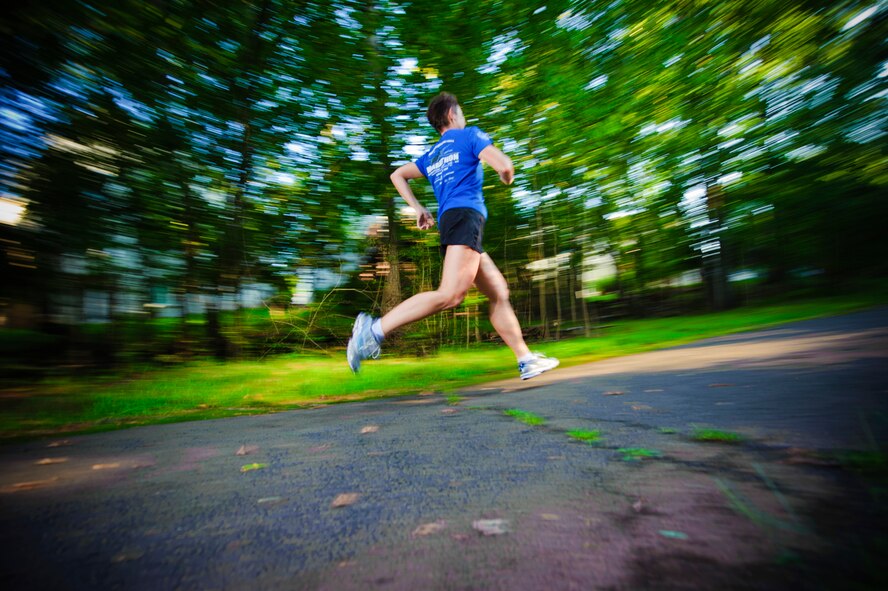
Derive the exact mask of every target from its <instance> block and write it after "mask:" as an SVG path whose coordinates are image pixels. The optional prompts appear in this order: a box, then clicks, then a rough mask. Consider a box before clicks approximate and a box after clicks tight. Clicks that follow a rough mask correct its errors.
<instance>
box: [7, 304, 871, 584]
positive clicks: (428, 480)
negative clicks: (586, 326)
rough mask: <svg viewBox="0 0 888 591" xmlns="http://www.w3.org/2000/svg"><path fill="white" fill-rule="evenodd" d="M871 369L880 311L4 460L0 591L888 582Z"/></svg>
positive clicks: (100, 439) (28, 449)
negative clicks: (709, 434) (595, 435)
mask: <svg viewBox="0 0 888 591" xmlns="http://www.w3.org/2000/svg"><path fill="white" fill-rule="evenodd" d="M676 321H677V322H680V320H678V319H677V320H676ZM886 361H888V309H877V310H870V311H866V312H860V313H856V314H850V315H846V316H841V317H835V318H828V319H820V320H812V321H808V322H800V323H796V324H792V325H786V326H783V327H779V328H776V329H773V330H766V331H760V332H754V333H744V334H740V335H734V336H730V337H724V338H719V339H711V340H707V341H703V342H700V343H697V344H694V345H689V346H685V347H678V348H674V349H669V350H664V351H659V352H652V353H646V354H641V355H634V356H630V357H624V358H620V359H613V360H608V361H603V362H598V363H594V364H588V365H584V366H576V367H570V368H563V369H559V370H556V371H554V372H551V373H550V374H545V375H543V376H540V377H539V378H535V379H534V380H530V381H528V382H520V381H519V380H514V381H507V382H500V383H495V384H488V385H485V386H483V387H476V388H472V389H469V390H466V391H462V392H460V393H459V395H460V396H461V400H460V401H459V404H456V405H449V404H448V400H447V398H446V397H445V396H444V395H442V394H433V395H429V396H417V397H412V398H402V399H390V400H385V401H376V402H367V403H353V404H345V405H334V406H329V407H324V408H317V409H313V410H306V411H297V412H287V413H279V414H274V415H267V416H258V417H240V418H234V419H223V420H215V421H205V422H196V423H180V424H173V425H160V426H152V427H143V428H136V429H130V430H125V431H118V432H113V433H106V434H97V435H86V436H79V437H67V438H64V439H47V440H41V441H34V442H29V443H23V444H15V445H7V446H4V447H2V448H0V543H2V547H3V551H2V552H0V568H2V571H0V573H2V574H0V587H2V588H3V589H140V590H141V589H145V590H149V589H150V590H160V589H517V590H522V589H649V588H650V589H711V588H722V589H797V588H811V589H819V588H836V589H849V588H874V589H875V588H879V587H880V586H883V588H884V585H885V584H886V583H888V580H886V575H885V574H883V571H884V569H883V568H882V564H884V559H885V558H886V556H884V553H885V551H886V549H888V541H886V534H885V532H886V531H888V528H886V525H888V520H886V508H885V507H886V505H885V503H884V501H885V496H886V494H888V493H886V490H888V482H886V480H885V466H884V464H879V463H878V462H879V460H878V458H879V457H880V456H873V455H872V453H871V452H874V451H877V450H879V449H884V447H885V444H886V442H888V413H886V411H888V402H886V401H888V385H886V381H885V377H886V367H888V364H886ZM515 408H517V409H521V410H524V411H528V412H531V413H534V414H535V415H537V416H539V417H541V418H543V419H544V420H545V423H544V424H542V425H538V426H529V425H525V424H523V423H521V422H519V421H517V420H515V419H514V418H512V417H510V416H507V415H505V414H504V412H503V411H504V410H507V409H515ZM699 429H718V430H720V431H723V432H731V433H737V434H740V435H742V437H743V440H742V442H740V443H719V442H716V443H712V442H700V441H697V440H695V439H694V438H693V434H694V432H695V431H696V430H699ZM571 430H586V431H597V432H599V433H600V440H599V441H597V442H595V443H593V444H590V443H584V442H581V441H577V440H575V439H572V438H571V437H569V436H568V435H567V432H568V431H571ZM632 450H635V451H632ZM855 450H856V451H857V452H864V454H866V453H869V454H870V455H861V454H860V453H858V454H857V455H849V452H852V451H855ZM239 452H240V453H239ZM881 457H884V456H881ZM848 458H857V460H859V461H858V463H857V464H854V463H853V461H851V460H849V459H848ZM861 458H862V459H861ZM873 458H876V459H875V460H874V459H873ZM252 464H256V465H258V466H259V467H256V468H255V469H252V470H249V469H248V470H247V471H243V470H244V467H245V466H250V465H252ZM861 467H862V468H863V471H861V469H860V468H861ZM341 495H345V496H341ZM337 505H341V506H337ZM479 522H480V523H479ZM485 531H486V532H487V533H485ZM488 534H489V535H488Z"/></svg>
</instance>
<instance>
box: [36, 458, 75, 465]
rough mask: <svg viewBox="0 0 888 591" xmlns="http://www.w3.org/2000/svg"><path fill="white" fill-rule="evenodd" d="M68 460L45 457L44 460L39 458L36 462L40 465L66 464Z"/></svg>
mask: <svg viewBox="0 0 888 591" xmlns="http://www.w3.org/2000/svg"><path fill="white" fill-rule="evenodd" d="M67 461H68V458H43V459H42V460H37V461H36V462H34V463H35V464H37V465H38V466H49V465H51V464H64V463H65V462H67Z"/></svg>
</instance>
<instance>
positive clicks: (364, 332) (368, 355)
mask: <svg viewBox="0 0 888 591" xmlns="http://www.w3.org/2000/svg"><path fill="white" fill-rule="evenodd" d="M372 324H373V317H372V316H370V315H369V314H365V313H364V312H361V313H360V314H358V317H357V318H355V324H354V325H353V326H352V336H351V339H349V341H348V348H347V349H346V357H347V358H348V366H349V367H350V368H351V370H352V371H353V372H355V373H358V370H359V369H361V361H363V360H364V359H376V358H377V357H379V352H380V351H381V347H380V346H379V343H378V342H376V337H374V336H373V331H372V330H371V328H370V326H371V325H372Z"/></svg>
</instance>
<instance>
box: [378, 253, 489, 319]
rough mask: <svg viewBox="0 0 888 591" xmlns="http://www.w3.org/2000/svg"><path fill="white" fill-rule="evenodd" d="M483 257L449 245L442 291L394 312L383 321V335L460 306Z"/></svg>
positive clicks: (418, 296)
mask: <svg viewBox="0 0 888 591" xmlns="http://www.w3.org/2000/svg"><path fill="white" fill-rule="evenodd" d="M481 256H482V255H481V254H480V253H478V252H476V251H474V250H472V249H471V248H469V247H468V246H463V245H458V244H451V245H449V246H448V247H447V253H446V254H445V256H444V270H443V271H442V272H441V285H439V286H438V289H436V290H434V291H424V292H422V293H418V294H416V295H414V296H412V297H409V298H407V299H406V300H404V301H403V302H401V303H400V304H398V305H397V306H395V307H394V308H392V309H391V310H390V311H389V313H388V314H386V315H385V316H383V317H382V321H381V322H382V332H384V333H385V334H389V333H390V332H391V331H393V330H395V329H397V328H400V327H402V326H404V325H405V324H410V323H411V322H416V321H417V320H421V319H423V318H425V317H426V316H431V315H432V314H434V313H436V312H440V311H441V310H447V309H449V308H455V307H456V306H458V305H460V303H462V301H463V299H464V298H465V297H466V293H468V291H469V288H470V287H471V286H472V281H474V280H475V275H477V274H478V267H479V264H480V261H481ZM487 258H488V259H489V258H490V257H487Z"/></svg>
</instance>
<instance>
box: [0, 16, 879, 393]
mask: <svg viewBox="0 0 888 591" xmlns="http://www.w3.org/2000/svg"><path fill="white" fill-rule="evenodd" d="M886 17H888V4H886V3H885V2H881V1H873V0H864V1H858V0H839V1H835V0H830V1H822V2H820V1H816V0H780V1H777V0H758V1H757V0H683V1H663V2H657V3H652V2H649V1H647V0H614V1H603V2H597V1H587V2H582V1H566V0H557V1H545V0H538V1H530V0H516V1H512V2H499V1H486V0H471V1H465V2H462V1H459V2H432V1H426V0H417V1H413V2H409V1H402V2H389V1H386V0H380V1H379V2H359V1H349V0H340V1H333V2H326V1H323V2H315V1H308V0H304V1H294V0H287V1H283V0H257V1H252V2H248V1H240V0H228V1H218V2H206V1H189V0H167V1H153V2H143V1H138V2H137V1H133V0H114V1H113V2H112V1H108V0H89V1H75V0H66V1H48V0H44V1H41V2H20V3H16V4H15V6H13V7H12V8H8V9H7V10H6V11H5V14H4V15H3V17H2V25H0V26H2V29H0V31H2V38H3V41H2V58H0V80H2V88H0V151H2V164H0V273H2V275H0V352H2V360H3V361H2V367H0V369H2V371H4V372H5V373H6V374H7V375H11V374H12V375H25V374H32V373H34V372H40V371H45V370H47V369H48V368H52V369H54V370H60V369H62V370H73V369H78V368H106V367H120V366H124V365H127V364H137V363H175V362H178V361H183V360H187V359H192V358H202V357H219V358H224V359H234V358H257V357H263V356H267V355H270V354H275V353H284V352H286V353H292V352H305V351H339V352H341V349H342V348H343V347H344V345H345V342H346V340H347V338H348V334H349V331H350V327H351V322H352V319H353V317H354V314H355V313H356V312H358V311H360V310H367V311H373V312H375V313H379V312H381V311H385V310H387V309H388V308H390V307H391V306H392V305H394V304H395V303H397V302H399V301H400V300H402V299H403V298H405V297H407V296H409V295H411V294H413V293H415V292H417V291H423V290H428V289H432V288H434V287H435V286H436V284H437V281H438V277H439V274H440V264H441V261H440V258H439V255H438V250H437V244H438V237H437V234H436V232H434V231H432V232H420V231H418V230H416V229H415V220H414V218H413V216H412V213H411V212H410V211H409V210H408V209H407V208H405V207H404V203H403V202H402V201H401V200H400V198H399V197H398V195H397V193H396V192H395V191H394V189H393V187H392V185H391V183H390V181H389V178H388V176H389V174H390V173H391V171H392V170H393V169H394V168H395V167H396V166H398V165H400V164H403V163H405V162H408V161H410V160H413V159H415V158H416V157H417V156H418V155H420V154H421V153H422V152H423V150H424V148H425V147H427V146H429V145H430V144H431V143H432V142H434V141H435V133H434V131H433V130H432V129H431V128H430V127H429V125H428V124H427V122H426V120H425V107H426V105H427V104H428V101H429V100H430V99H431V98H432V97H433V96H434V95H435V94H437V93H438V92H440V91H442V90H446V91H449V92H452V93H454V94H456V95H457V97H458V98H459V99H460V101H461V103H462V104H463V108H464V111H465V113H466V116H467V118H468V122H469V125H477V126H479V127H481V128H482V129H483V130H485V131H486V132H488V133H489V134H490V135H491V136H492V138H493V139H494V142H495V143H496V145H497V146H499V147H500V148H501V149H503V151H505V152H506V153H507V154H508V155H509V156H511V158H512V159H513V161H514V162H515V166H516V173H517V174H516V181H515V183H514V185H512V186H511V187H505V186H502V185H500V184H498V183H497V182H496V175H494V174H491V173H490V171H488V174H487V176H486V184H487V186H486V187H485V195H486V199H487V201H488V206H489V209H490V220H489V222H488V225H487V229H486V234H485V248H486V249H487V250H488V251H489V252H490V253H491V255H492V256H493V258H494V260H495V261H496V262H497V263H498V265H499V266H500V268H501V269H502V271H503V273H504V274H505V275H506V278H507V279H508V281H509V284H510V286H511V289H512V300H513V304H514V306H515V308H516V310H517V312H518V315H519V318H520V320H521V322H522V324H523V327H524V328H525V330H526V331H527V334H528V337H529V338H532V339H535V340H541V339H556V338H563V337H565V336H571V335H593V334H594V332H595V330H596V328H597V327H600V326H602V325H605V324H606V323H608V322H611V321H613V320H614V319H619V318H631V317H645V316H648V317H650V316H678V315H681V314H690V313H695V312H700V311H706V310H722V309H727V308H730V307H736V306H741V305H744V304H747V303H751V302H757V301H769V298H770V299H774V298H777V299H779V298H794V297H803V296H805V295H807V294H811V293H835V292H842V291H849V290H855V289H862V288H866V287H867V286H870V287H871V286H872V285H883V286H884V285H885V281H884V280H885V277H886V273H888V263H886V254H888V249H886V248H885V247H886V238H885V236H886V229H885V227H884V225H885V223H886V220H888V204H886V191H885V188H886V185H888V166H886V164H888V156H886V150H885V148H886V142H885V136H886V131H888V130H886V113H888V110H886V100H888V91H886V89H888V52H886V33H888V28H886V20H888V18H886ZM414 187H415V190H416V192H417V196H418V197H419V198H420V200H421V201H422V202H424V203H425V204H427V205H428V206H430V208H431V209H432V210H433V211H434V209H435V208H434V203H435V201H434V196H433V195H432V193H431V191H430V190H429V188H428V186H427V184H426V183H424V182H416V183H414ZM485 307H486V302H485V300H484V299H483V298H481V297H479V296H478V294H476V293H471V294H470V295H469V297H468V298H467V299H466V301H465V303H464V304H463V305H462V306H460V307H459V308H457V309H455V310H453V311H449V312H446V313H443V314H439V315H437V316H434V317H432V318H429V319H427V320H426V321H423V322H420V323H417V324H415V325H413V326H411V327H408V328H407V329H406V330H405V331H404V332H403V333H402V334H401V335H399V337H398V338H397V339H396V340H395V345H396V346H397V347H399V348H400V349H401V350H402V351H411V352H417V353H420V354H428V353H431V352H434V351H435V350H437V349H438V348H439V347H441V346H449V345H472V344H473V343H478V342H485V341H493V340H495V338H496V337H495V333H494V331H493V330H492V328H491V327H490V325H489V323H488V322H487V320H486V310H485Z"/></svg>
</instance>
